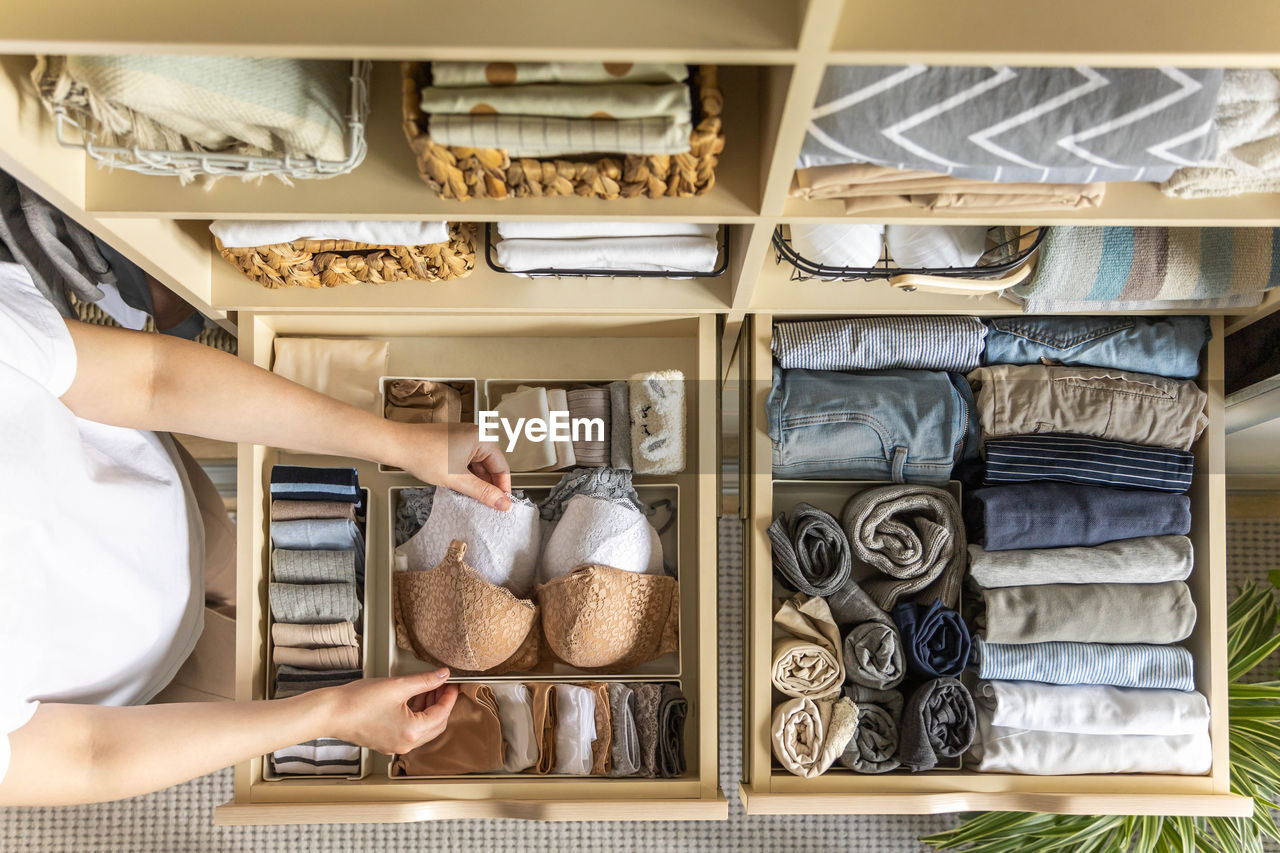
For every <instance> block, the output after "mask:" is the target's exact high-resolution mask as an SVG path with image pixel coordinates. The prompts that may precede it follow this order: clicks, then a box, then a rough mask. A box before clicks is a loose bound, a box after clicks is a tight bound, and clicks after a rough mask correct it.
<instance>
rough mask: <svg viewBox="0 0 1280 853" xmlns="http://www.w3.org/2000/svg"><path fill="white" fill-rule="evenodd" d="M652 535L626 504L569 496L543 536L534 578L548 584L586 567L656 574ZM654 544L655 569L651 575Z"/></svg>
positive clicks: (645, 522) (640, 516)
mask: <svg viewBox="0 0 1280 853" xmlns="http://www.w3.org/2000/svg"><path fill="white" fill-rule="evenodd" d="M655 534H656V531H655V530H654V528H653V525H652V524H650V523H649V519H648V518H646V517H645V516H644V514H643V513H641V512H640V511H639V510H637V509H636V508H635V507H633V506H630V505H629V504H625V503H621V502H617V501H611V500H606V499H604V498H597V497H593V496H591V495H574V496H573V497H571V498H570V499H569V500H568V502H567V503H566V504H565V510H564V514H563V515H562V516H561V518H560V520H559V521H558V522H556V523H555V527H554V528H552V530H551V533H550V535H548V536H547V537H546V541H545V544H544V545H543V549H542V564H541V566H540V567H539V569H538V575H539V578H540V579H541V580H542V581H543V582H544V583H546V582H550V581H552V580H554V579H556V578H559V577H564V576H565V575H568V574H569V573H570V572H572V571H574V570H575V569H577V568H578V567H579V566H586V565H603V566H613V567H614V568H615V569H621V570H625V571H628V572H651V573H655V574H661V573H662V568H661V567H662V553H661V547H662V543H661V542H660V541H659V540H658V537H657V536H656V535H655ZM655 542H656V543H657V546H658V548H659V552H658V554H657V558H656V562H657V566H658V568H657V571H656V572H653V566H654V555H653V548H654V544H655Z"/></svg>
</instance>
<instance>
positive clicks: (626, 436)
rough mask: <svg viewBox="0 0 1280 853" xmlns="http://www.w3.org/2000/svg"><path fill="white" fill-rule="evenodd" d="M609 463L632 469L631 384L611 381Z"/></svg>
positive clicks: (620, 380) (623, 381) (616, 466)
mask: <svg viewBox="0 0 1280 853" xmlns="http://www.w3.org/2000/svg"><path fill="white" fill-rule="evenodd" d="M609 464H610V465H612V466H613V467H614V468H625V469H626V470H628V471H630V470H631V385H630V383H628V382H627V381H626V380H625V379H619V380H618V381H617V382H610V383H609Z"/></svg>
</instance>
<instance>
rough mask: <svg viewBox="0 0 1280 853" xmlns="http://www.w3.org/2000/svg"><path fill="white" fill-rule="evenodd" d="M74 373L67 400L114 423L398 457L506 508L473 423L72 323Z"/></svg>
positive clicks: (492, 448) (172, 341) (431, 479)
mask: <svg viewBox="0 0 1280 853" xmlns="http://www.w3.org/2000/svg"><path fill="white" fill-rule="evenodd" d="M67 328H68V329H69V330H70V331H71V338H72V340H73V341H74V342H75V346H76V362H77V367H76V377H75V381H74V382H73V383H72V384H71V388H70V389H69V390H68V391H67V392H66V393H65V394H63V395H62V402H63V403H65V404H66V405H67V407H68V408H70V409H71V411H73V412H75V413H76V414H77V415H79V416H80V417H82V418H86V419H88V420H91V421H97V422H99V423H104V424H110V425H112V426H121V427H132V428H135V429H148V430H161V431H169V432H184V433H189V434H191V435H200V436H204V437H206V438H214V439H219V440H221V441H231V442H237V443H241V442H243V443H249V444H263V445H267V446H269V447H281V448H288V449H290V450H298V451H302V452H305V453H323V454H330V455H334V456H354V457H356V458H359V459H369V460H372V461H375V462H381V463H383V464H386V465H394V466H395V467H398V468H403V469H405V470H406V471H408V472H410V473H411V474H414V475H415V476H417V477H418V478H419V479H422V480H424V481H425V482H428V483H435V484H437V485H443V486H448V487H450V488H452V489H454V490H456V491H459V492H463V493H464V494H468V495H470V496H472V497H474V498H477V499H479V500H481V501H483V502H484V503H487V504H489V505H490V506H495V507H497V508H499V509H506V508H507V507H508V506H510V502H509V501H508V500H507V499H506V498H505V497H504V494H505V493H508V492H510V491H511V475H510V469H509V468H508V467H507V463H506V460H505V459H503V456H502V453H501V451H500V450H498V446H497V444H494V443H481V442H480V440H479V431H478V429H477V428H476V427H475V426H474V425H473V424H402V423H396V422H394V421H388V420H385V419H383V418H380V417H378V416H376V415H372V414H370V413H369V412H365V411H362V410H360V409H358V408H356V407H355V406H351V405H348V404H347V403H343V402H340V401H338V400H335V399H333V398H332V397H326V396H325V395H324V394H320V393H317V392H316V391H312V390H311V389H309V388H304V387H303V386H301V385H298V384H297V383H295V382H290V381H289V380H287V379H284V378H282V377H280V376H276V375H275V374H274V373H271V372H270V371H266V370H263V369H262V368H259V367H254V366H253V365H251V364H248V363H246V362H244V361H241V360H240V359H238V358H236V357H234V356H232V355H228V354H227V353H224V352H220V351H219V350H215V349H212V348H210V347H206V346H201V345H200V344H196V343H192V342H190V341H184V340H180V339H178V338H174V337H170V336H168V335H155V334H145V333H142V332H130V331H126V330H124V329H115V328H109V327H105V326H93V325H89V324H86V323H77V322H75V321H70V320H69V321H67Z"/></svg>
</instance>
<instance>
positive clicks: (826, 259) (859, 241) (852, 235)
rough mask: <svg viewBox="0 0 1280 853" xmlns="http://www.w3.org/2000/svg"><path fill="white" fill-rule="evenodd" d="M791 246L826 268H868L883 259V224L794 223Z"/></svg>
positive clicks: (800, 254) (799, 253)
mask: <svg viewBox="0 0 1280 853" xmlns="http://www.w3.org/2000/svg"><path fill="white" fill-rule="evenodd" d="M791 248H793V249H795V250H796V254H798V255H799V256H800V257H802V258H804V259H805V260H807V261H812V262H813V263H817V264H822V265H823V266H824V267H844V268H853V269H866V268H868V267H874V266H875V265H876V264H878V263H879V262H880V255H881V254H882V252H883V251H884V226H883V225H857V224H853V225H846V224H843V223H824V224H818V225H801V224H796V225H792V226H791Z"/></svg>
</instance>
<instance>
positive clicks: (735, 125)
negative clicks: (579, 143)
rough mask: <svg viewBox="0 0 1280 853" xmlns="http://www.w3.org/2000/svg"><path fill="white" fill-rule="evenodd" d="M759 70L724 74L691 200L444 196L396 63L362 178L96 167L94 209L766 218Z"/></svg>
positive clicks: (373, 104) (376, 103) (381, 96)
mask: <svg viewBox="0 0 1280 853" xmlns="http://www.w3.org/2000/svg"><path fill="white" fill-rule="evenodd" d="M758 76H759V74H758V69H757V68H755V67H752V66H728V67H723V68H721V69H720V85H721V88H722V90H723V91H724V92H725V101H726V107H725V112H724V117H725V133H726V136H727V142H726V145H725V151H724V154H723V155H722V156H721V159H720V164H719V167H718V168H717V170H716V184H715V186H714V187H712V188H711V190H710V191H709V192H707V193H705V194H704V195H700V196H694V197H691V198H661V199H648V198H637V199H616V200H613V201H605V200H602V199H588V198H580V197H577V196H571V197H558V198H510V199H504V200H492V199H478V198H477V199H471V200H470V201H462V202H460V201H453V200H449V199H442V198H439V197H438V196H437V195H436V194H435V193H434V192H432V190H431V188H430V187H428V186H427V185H426V184H425V183H423V181H422V179H421V178H420V177H419V176H418V173H417V169H416V166H415V164H414V157H413V151H412V150H411V149H410V148H409V143H408V142H407V141H406V139H405V135H404V131H403V129H402V127H401V94H400V85H401V84H400V69H399V66H398V63H395V62H379V63H375V65H374V69H373V77H372V82H371V91H370V110H369V123H368V127H367V136H368V143H369V153H368V155H367V156H366V157H365V161H364V162H363V163H362V164H361V165H360V166H359V167H358V168H357V169H356V170H355V171H353V172H351V173H350V174H347V175H340V176H338V177H335V178H330V179H327V180H323V181H299V182H297V183H296V184H295V185H294V186H292V187H290V186H286V185H284V184H282V183H280V182H279V181H272V180H264V181H262V182H261V183H244V182H241V181H234V180H229V179H226V180H220V181H218V182H217V183H215V184H214V185H213V186H212V187H206V186H204V185H203V184H201V183H199V182H197V183H192V184H188V185H187V186H185V187H184V186H182V185H181V184H180V183H179V182H178V181H177V180H168V179H164V178H156V177H151V176H147V175H138V174H133V173H130V172H122V171H116V172H110V171H106V170H101V169H95V168H87V169H86V174H85V184H86V186H85V196H86V206H87V208H88V209H89V210H91V211H94V212H95V213H97V214H100V215H115V214H118V215H122V216H153V217H161V218H175V219H210V218H240V219H349V218H369V219H431V218H445V219H450V220H477V221H483V220H493V219H548V218H564V219H570V220H584V219H605V218H639V219H667V220H677V221H682V222H716V223H725V222H746V221H751V220H753V219H754V218H755V217H756V216H757V215H758V214H759V208H760V171H761V170H760V150H759V142H758V139H759V133H758V130H757V124H758V118H757V116H758V105H757V103H756V101H757V99H756V97H755V96H754V93H755V92H756V90H757V86H758V82H757V81H758Z"/></svg>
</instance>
